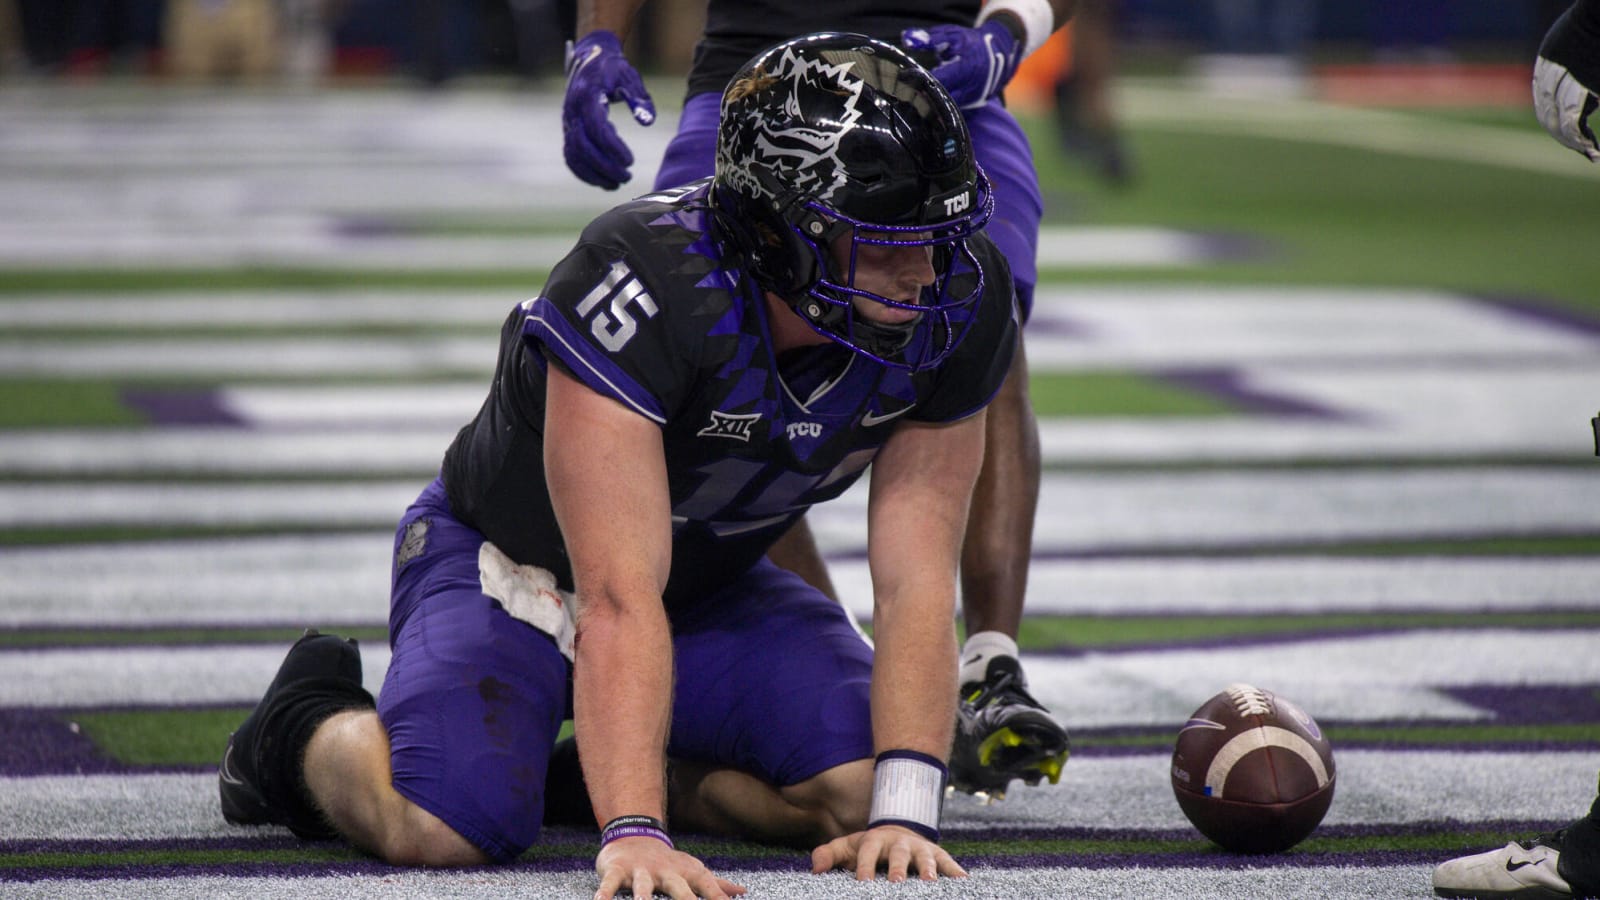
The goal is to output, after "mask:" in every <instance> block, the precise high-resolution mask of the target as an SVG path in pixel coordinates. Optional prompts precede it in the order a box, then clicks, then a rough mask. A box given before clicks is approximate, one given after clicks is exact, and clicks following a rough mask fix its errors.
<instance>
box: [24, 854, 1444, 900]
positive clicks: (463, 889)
mask: <svg viewBox="0 0 1600 900" xmlns="http://www.w3.org/2000/svg"><path fill="white" fill-rule="evenodd" d="M959 861H960V862H961V863H962V864H963V865H964V867H965V868H966V869H967V871H968V873H969V877H967V878H963V879H950V878H942V879H940V880H938V881H935V882H927V883H923V882H918V883H917V884H916V885H915V886H909V885H905V884H889V883H888V882H887V881H885V880H883V879H882V878H879V879H877V880H876V881H865V882H859V881H856V880H854V876H853V875H851V874H849V873H845V872H830V873H828V874H825V875H812V874H809V873H802V872H773V871H766V870H753V871H752V870H744V869H737V868H735V869H720V868H719V869H717V870H716V874H717V875H718V876H720V877H723V878H726V879H728V880H730V881H732V882H734V883H735V884H739V885H743V886H744V887H746V888H748V889H749V892H750V896H752V897H762V898H766V900H806V898H817V900H858V898H859V900H894V898H899V897H904V896H914V897H917V898H919V900H968V898H972V897H1005V898H1007V900H1059V898H1061V897H1183V898H1186V900H1249V898H1261V900H1278V898H1282V897H1317V898H1321V900H1371V898H1373V897H1404V896H1408V895H1410V894H1412V893H1415V892H1417V891H1421V890H1425V889H1426V885H1427V884H1428V875H1429V872H1431V871H1432V866H1425V865H1409V866H1392V865H1391V866H1361V867H1359V868H1357V867H1351V866H1279V867H1272V866H1269V865H1262V866H1252V867H1251V868H1249V869H1248V870H1243V871H1240V870H1228V869H1213V868H1176V867H1165V866H1163V867H1156V868H1104V869H1084V868H1078V867H1056V868H1018V869H1012V868H991V867H988V866H985V865H982V864H979V863H975V861H974V860H971V859H968V858H962V859H961V860H959ZM598 885H599V878H598V877H597V876H596V875H595V874H594V873H593V872H589V871H580V872H533V871H526V870H489V871H484V870H482V869H475V870H472V871H471V872H439V871H431V872H419V871H415V870H407V869H396V870H395V871H394V872H393V873H384V874H383V875H382V876H381V877H366V876H362V877H353V878H352V877H347V876H337V875H331V876H314V877H313V876H307V877H297V878H262V877H249V878H243V877H234V876H194V877H177V878H137V879H125V880H120V879H104V880H101V879H94V880H83V881H77V880H71V881H43V882H24V883H20V884H10V885H7V886H6V887H7V896H9V897H15V898H18V900H32V898H48V900H56V898H63V900H75V898H83V900H101V898H103V897H132V896H138V897H149V898H172V900H191V898H194V897H241V898H251V900H301V898H311V900H322V898H326V900H345V898H348V897H350V896H352V895H353V894H357V893H359V894H360V896H362V897H375V898H402V900H415V898H423V897H445V896H449V897H457V896H471V897H474V898H486V900H494V898H506V900H525V898H528V897H570V898H582V897H589V896H592V895H593V894H594V891H595V888H596V887H597V886H598ZM913 892H914V893H913ZM625 896H632V895H631V894H627V895H625Z"/></svg>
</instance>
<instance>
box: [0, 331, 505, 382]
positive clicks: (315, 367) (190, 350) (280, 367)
mask: <svg viewBox="0 0 1600 900" xmlns="http://www.w3.org/2000/svg"><path fill="white" fill-rule="evenodd" d="M498 345H499V340H498V338H497V337H495V336H492V335H488V334H485V335H484V336H483V337H481V338H463V337H428V338H389V337H367V338H361V339H359V340H353V339H341V338H308V337H285V338H261V339H250V338H187V339H186V338H153V339H150V340H145V341H127V340H84V341H58V340H27V341H23V340H3V341H0V375H7V376H40V377H51V376H101V377H132V376H156V375H173V376H203V377H211V378H242V377H254V376H261V377H293V378H307V377H312V376H354V375H391V376H399V377H411V378H415V377H418V376H422V375H425V374H427V373H429V372H439V371H448V372H458V373H459V372H471V373H473V374H475V375H478V376H480V377H482V378H483V379H484V381H483V383H484V384H485V385H487V384H488V383H489V381H488V379H489V376H490V375H491V374H492V373H493V370H494V360H495V353H496V348H497V347H498Z"/></svg>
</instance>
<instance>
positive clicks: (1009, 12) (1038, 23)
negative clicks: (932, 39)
mask: <svg viewBox="0 0 1600 900" xmlns="http://www.w3.org/2000/svg"><path fill="white" fill-rule="evenodd" d="M991 20H993V21H998V22H999V23H1001V24H1002V25H1004V26H1005V27H1006V29H1007V30H1008V31H1010V32H1011V34H1012V35H1013V36H1014V37H1016V39H1017V43H1018V44H1019V45H1021V47H1022V52H1021V53H1019V54H1018V55H1017V58H1018V59H1026V58H1027V56H1028V54H1030V53H1032V52H1033V51H1035V50H1037V49H1039V48H1040V47H1043V46H1044V42H1045V41H1046V40H1049V38H1050V35H1051V33H1053V32H1054V31H1055V30H1056V29H1055V24H1056V18H1055V10H1053V9H1051V7H1050V2H1049V0H989V2H988V3H985V4H984V5H983V10H982V11H980V12H979V13H978V21H977V22H976V23H974V24H975V25H977V26H978V27H980V28H981V27H982V26H983V25H984V24H986V23H988V22H990V21H991Z"/></svg>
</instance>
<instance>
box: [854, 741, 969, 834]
mask: <svg viewBox="0 0 1600 900" xmlns="http://www.w3.org/2000/svg"><path fill="white" fill-rule="evenodd" d="M949 781H950V772H949V770H948V769H946V768H945V765H944V761H943V760H940V759H935V758H934V757H932V756H929V755H928V754H926V753H919V752H917V751H915V750H885V751H884V752H882V753H880V754H878V758H877V760H876V762H875V763H874V764H873V768H872V807H871V811H870V812H869V813H868V815H867V827H868V828H877V827H878V826H880V825H898V826H900V827H902V828H907V829H910V830H911V831H914V832H916V833H917V834H920V835H922V836H923V837H925V838H927V839H928V840H930V841H933V842H935V843H937V842H938V841H939V817H940V814H941V812H942V811H943V809H944V787H945V784H947V783H948V782H949Z"/></svg>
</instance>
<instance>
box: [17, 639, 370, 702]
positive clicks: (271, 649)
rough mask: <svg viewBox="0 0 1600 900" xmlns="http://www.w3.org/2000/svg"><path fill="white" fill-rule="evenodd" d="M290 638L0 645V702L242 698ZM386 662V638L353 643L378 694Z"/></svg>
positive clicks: (254, 691)
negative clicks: (2, 648) (192, 643)
mask: <svg viewBox="0 0 1600 900" xmlns="http://www.w3.org/2000/svg"><path fill="white" fill-rule="evenodd" d="M290 643H292V642H290V641H285V642H284V643H283V644H282V645H254V644H251V645H238V646H228V645H211V646H205V647H128V648H116V647H99V648H94V647H88V648H74V649H55V650H16V651H6V652H0V672H3V673H5V676H4V680H5V682H6V683H5V684H0V706H24V707H40V706H46V707H48V706H83V707H89V706H102V705H117V704H129V703H158V704H189V703H238V704H243V705H250V704H253V703H255V702H257V701H259V700H260V699H261V693H262V691H265V690H266V689H267V685H268V684H271V683H272V677H273V675H274V674H275V673H276V672H277V671H278V667H279V666H280V665H282V664H283V656H284V654H285V653H287V652H289V644H290ZM388 668H389V646H388V644H386V643H382V642H378V643H370V642H369V643H363V644H362V645H361V670H362V677H363V684H364V685H365V686H366V688H367V690H369V691H371V692H372V693H374V694H376V693H378V689H379V687H381V686H382V685H383V676H384V673H385V672H386V671H387V670H388ZM30 671H31V674H29V672H30Z"/></svg>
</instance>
